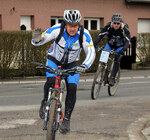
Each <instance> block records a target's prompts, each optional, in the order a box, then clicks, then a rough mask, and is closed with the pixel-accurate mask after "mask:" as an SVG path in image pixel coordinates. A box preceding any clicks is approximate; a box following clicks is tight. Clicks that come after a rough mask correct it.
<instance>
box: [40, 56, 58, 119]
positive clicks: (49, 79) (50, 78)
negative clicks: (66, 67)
mask: <svg viewBox="0 0 150 140" xmlns="http://www.w3.org/2000/svg"><path fill="white" fill-rule="evenodd" d="M46 65H48V66H51V67H53V68H57V65H56V64H55V63H54V62H53V61H51V60H49V59H47V63H46ZM46 76H47V81H46V83H45V85H44V98H43V100H42V101H41V107H40V111H39V116H40V118H41V119H44V113H45V107H46V101H47V98H48V93H49V88H50V87H54V84H55V77H56V76H55V74H51V73H48V72H46Z"/></svg>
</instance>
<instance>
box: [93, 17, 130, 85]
mask: <svg viewBox="0 0 150 140" xmlns="http://www.w3.org/2000/svg"><path fill="white" fill-rule="evenodd" d="M105 35H107V41H108V43H107V44H106V46H105V48H104V50H109V51H110V50H111V49H115V50H116V52H117V53H116V54H115V62H114V66H113V69H112V72H111V78H110V82H109V85H110V86H114V84H115V77H116V74H117V72H118V70H119V67H120V60H121V58H122V56H123V55H124V52H125V51H126V50H127V48H128V47H129V45H130V31H129V28H128V25H127V24H125V23H124V22H123V20H122V16H121V15H120V14H114V15H113V16H112V21H111V22H109V23H107V25H106V26H105V27H104V28H103V29H102V30H101V32H100V33H99V35H98V37H97V38H96V40H95V42H94V46H95V47H96V45H97V44H98V43H99V42H100V41H101V40H102V39H103V37H104V36H105ZM118 54H119V55H118Z"/></svg>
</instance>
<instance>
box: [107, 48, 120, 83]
mask: <svg viewBox="0 0 150 140" xmlns="http://www.w3.org/2000/svg"><path fill="white" fill-rule="evenodd" d="M122 48H123V47H120V48H118V49H116V52H119V51H120V50H121V49H122ZM122 57H123V55H122V54H118V53H116V54H115V58H114V65H113V68H112V71H111V76H110V81H109V85H110V86H113V85H114V84H115V77H116V74H117V72H118V70H119V67H120V61H121V58H122Z"/></svg>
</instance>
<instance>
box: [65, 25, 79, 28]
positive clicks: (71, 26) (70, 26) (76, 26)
mask: <svg viewBox="0 0 150 140" xmlns="http://www.w3.org/2000/svg"><path fill="white" fill-rule="evenodd" d="M67 26H68V27H69V28H73V27H74V28H78V27H79V25H78V24H77V25H70V24H67Z"/></svg>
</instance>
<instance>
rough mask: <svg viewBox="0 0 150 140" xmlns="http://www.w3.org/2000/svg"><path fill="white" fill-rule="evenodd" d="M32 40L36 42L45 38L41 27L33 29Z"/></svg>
mask: <svg viewBox="0 0 150 140" xmlns="http://www.w3.org/2000/svg"><path fill="white" fill-rule="evenodd" d="M32 40H33V42H34V43H38V42H40V41H42V40H43V37H42V29H41V28H37V29H35V30H33V31H32Z"/></svg>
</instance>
